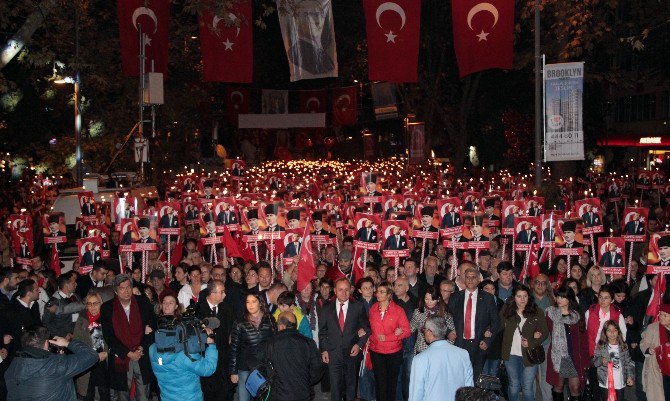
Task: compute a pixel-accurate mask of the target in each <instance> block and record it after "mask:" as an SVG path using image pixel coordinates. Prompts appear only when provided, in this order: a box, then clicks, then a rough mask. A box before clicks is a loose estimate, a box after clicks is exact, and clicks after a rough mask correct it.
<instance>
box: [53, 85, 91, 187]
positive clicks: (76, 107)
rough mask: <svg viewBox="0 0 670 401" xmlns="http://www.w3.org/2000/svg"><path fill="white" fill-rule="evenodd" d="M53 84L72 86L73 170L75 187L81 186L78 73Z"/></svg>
mask: <svg viewBox="0 0 670 401" xmlns="http://www.w3.org/2000/svg"><path fill="white" fill-rule="evenodd" d="M54 83H55V84H74V137H75V140H76V143H77V145H76V146H77V147H76V150H75V153H74V157H75V160H76V162H77V165H76V168H75V176H76V181H77V186H82V185H83V182H84V172H83V169H82V165H81V159H82V154H81V104H80V101H79V73H78V72H77V73H76V74H75V77H74V78H72V77H63V78H60V79H56V80H55V81H54Z"/></svg>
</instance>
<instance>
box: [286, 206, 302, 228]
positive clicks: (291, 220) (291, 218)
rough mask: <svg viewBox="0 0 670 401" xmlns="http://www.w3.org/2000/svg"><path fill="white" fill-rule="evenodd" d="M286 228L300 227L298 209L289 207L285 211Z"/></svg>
mask: <svg viewBox="0 0 670 401" xmlns="http://www.w3.org/2000/svg"><path fill="white" fill-rule="evenodd" d="M286 220H288V228H300V209H291V210H289V211H288V212H286Z"/></svg>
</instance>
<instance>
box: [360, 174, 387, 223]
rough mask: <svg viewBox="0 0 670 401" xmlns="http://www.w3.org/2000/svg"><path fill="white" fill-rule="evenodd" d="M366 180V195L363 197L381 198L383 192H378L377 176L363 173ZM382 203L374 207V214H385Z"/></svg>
mask: <svg viewBox="0 0 670 401" xmlns="http://www.w3.org/2000/svg"><path fill="white" fill-rule="evenodd" d="M363 174H364V179H365V190H366V193H365V195H363V196H369V197H379V196H382V194H381V192H379V191H377V174H368V173H363ZM383 211H384V210H383V208H382V204H381V202H377V203H375V204H374V205H372V213H381V212H383Z"/></svg>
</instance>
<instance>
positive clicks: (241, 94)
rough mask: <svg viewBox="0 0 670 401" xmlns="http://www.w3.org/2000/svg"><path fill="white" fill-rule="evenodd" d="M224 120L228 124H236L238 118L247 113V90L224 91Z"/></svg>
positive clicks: (232, 88)
mask: <svg viewBox="0 0 670 401" xmlns="http://www.w3.org/2000/svg"><path fill="white" fill-rule="evenodd" d="M224 103H225V105H226V120H227V121H228V122H229V123H230V124H234V125H237V124H238V116H239V115H240V114H247V113H248V112H249V89H247V88H242V87H234V86H233V87H231V86H229V87H227V88H226V91H225V100H224Z"/></svg>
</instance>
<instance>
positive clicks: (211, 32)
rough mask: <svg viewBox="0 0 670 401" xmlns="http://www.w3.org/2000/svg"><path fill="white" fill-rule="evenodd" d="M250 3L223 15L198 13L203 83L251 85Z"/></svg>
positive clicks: (246, 2) (245, 3)
mask: <svg viewBox="0 0 670 401" xmlns="http://www.w3.org/2000/svg"><path fill="white" fill-rule="evenodd" d="M251 18H252V16H251V0H246V1H242V2H239V3H237V4H234V5H233V6H232V7H231V8H230V9H229V10H227V11H226V12H225V13H224V14H223V16H221V17H219V16H217V15H216V14H213V13H212V12H210V11H203V12H202V13H201V14H200V18H199V25H200V43H201V48H202V61H203V75H204V78H205V81H214V82H244V83H247V82H251V80H252V72H253V67H252V66H253V21H252V19H251Z"/></svg>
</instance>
